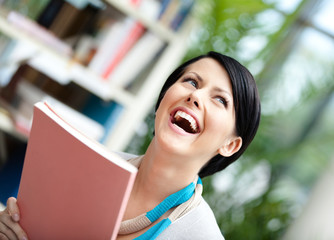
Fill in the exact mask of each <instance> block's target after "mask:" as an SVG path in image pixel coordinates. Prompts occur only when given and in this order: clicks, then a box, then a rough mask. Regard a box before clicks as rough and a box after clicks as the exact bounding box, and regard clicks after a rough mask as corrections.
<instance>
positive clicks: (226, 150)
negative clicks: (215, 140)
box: [218, 137, 242, 157]
mask: <svg viewBox="0 0 334 240" xmlns="http://www.w3.org/2000/svg"><path fill="white" fill-rule="evenodd" d="M241 146H242V138H241V137H235V138H233V139H230V140H228V141H227V142H226V144H224V145H223V146H222V147H221V148H219V149H218V153H219V154H220V155H222V156H224V157H230V156H232V155H233V154H234V153H236V152H237V151H239V149H240V148H241Z"/></svg>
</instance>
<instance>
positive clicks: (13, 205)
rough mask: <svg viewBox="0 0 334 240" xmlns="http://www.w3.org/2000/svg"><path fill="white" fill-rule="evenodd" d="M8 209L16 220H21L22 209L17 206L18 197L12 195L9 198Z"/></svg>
mask: <svg viewBox="0 0 334 240" xmlns="http://www.w3.org/2000/svg"><path fill="white" fill-rule="evenodd" d="M7 211H8V213H9V215H10V216H11V217H12V219H13V221H14V222H18V221H20V210H19V207H18V206H17V202H16V198H14V197H10V198H8V200H7Z"/></svg>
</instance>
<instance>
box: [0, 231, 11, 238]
mask: <svg viewBox="0 0 334 240" xmlns="http://www.w3.org/2000/svg"><path fill="white" fill-rule="evenodd" d="M0 231H1V230H0ZM0 240H9V238H8V237H7V236H6V235H5V234H4V233H2V232H0Z"/></svg>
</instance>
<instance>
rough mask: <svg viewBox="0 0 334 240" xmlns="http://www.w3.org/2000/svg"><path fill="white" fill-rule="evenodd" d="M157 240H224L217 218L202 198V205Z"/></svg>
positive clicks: (177, 221)
mask: <svg viewBox="0 0 334 240" xmlns="http://www.w3.org/2000/svg"><path fill="white" fill-rule="evenodd" d="M157 239H180V240H182V239H183V240H184V239H194V240H196V239H197V240H201V239H203V240H204V239H205V240H206V239H212V240H224V237H223V235H222V233H221V231H220V229H219V227H218V224H217V221H216V219H215V216H214V214H213V212H212V210H211V208H210V206H209V205H208V203H207V202H206V201H205V200H204V199H203V198H202V201H201V203H200V204H199V205H198V206H197V207H196V208H194V209H193V210H191V211H190V212H188V213H187V214H185V215H184V216H183V217H181V218H179V219H177V220H176V221H175V222H173V223H172V224H171V225H170V226H169V227H168V228H166V229H165V230H164V231H163V232H162V233H161V234H160V235H159V237H158V238H157Z"/></svg>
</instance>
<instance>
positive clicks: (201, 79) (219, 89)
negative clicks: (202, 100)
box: [189, 72, 232, 99]
mask: <svg viewBox="0 0 334 240" xmlns="http://www.w3.org/2000/svg"><path fill="white" fill-rule="evenodd" d="M189 73H191V74H194V75H195V76H196V78H197V79H198V81H200V82H203V78H202V77H201V76H200V75H199V74H198V73H196V72H189ZM213 90H214V91H215V92H219V93H226V94H227V95H228V96H229V97H230V98H231V99H232V95H231V93H230V92H229V91H227V90H224V89H222V88H220V87H214V89H213Z"/></svg>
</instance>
